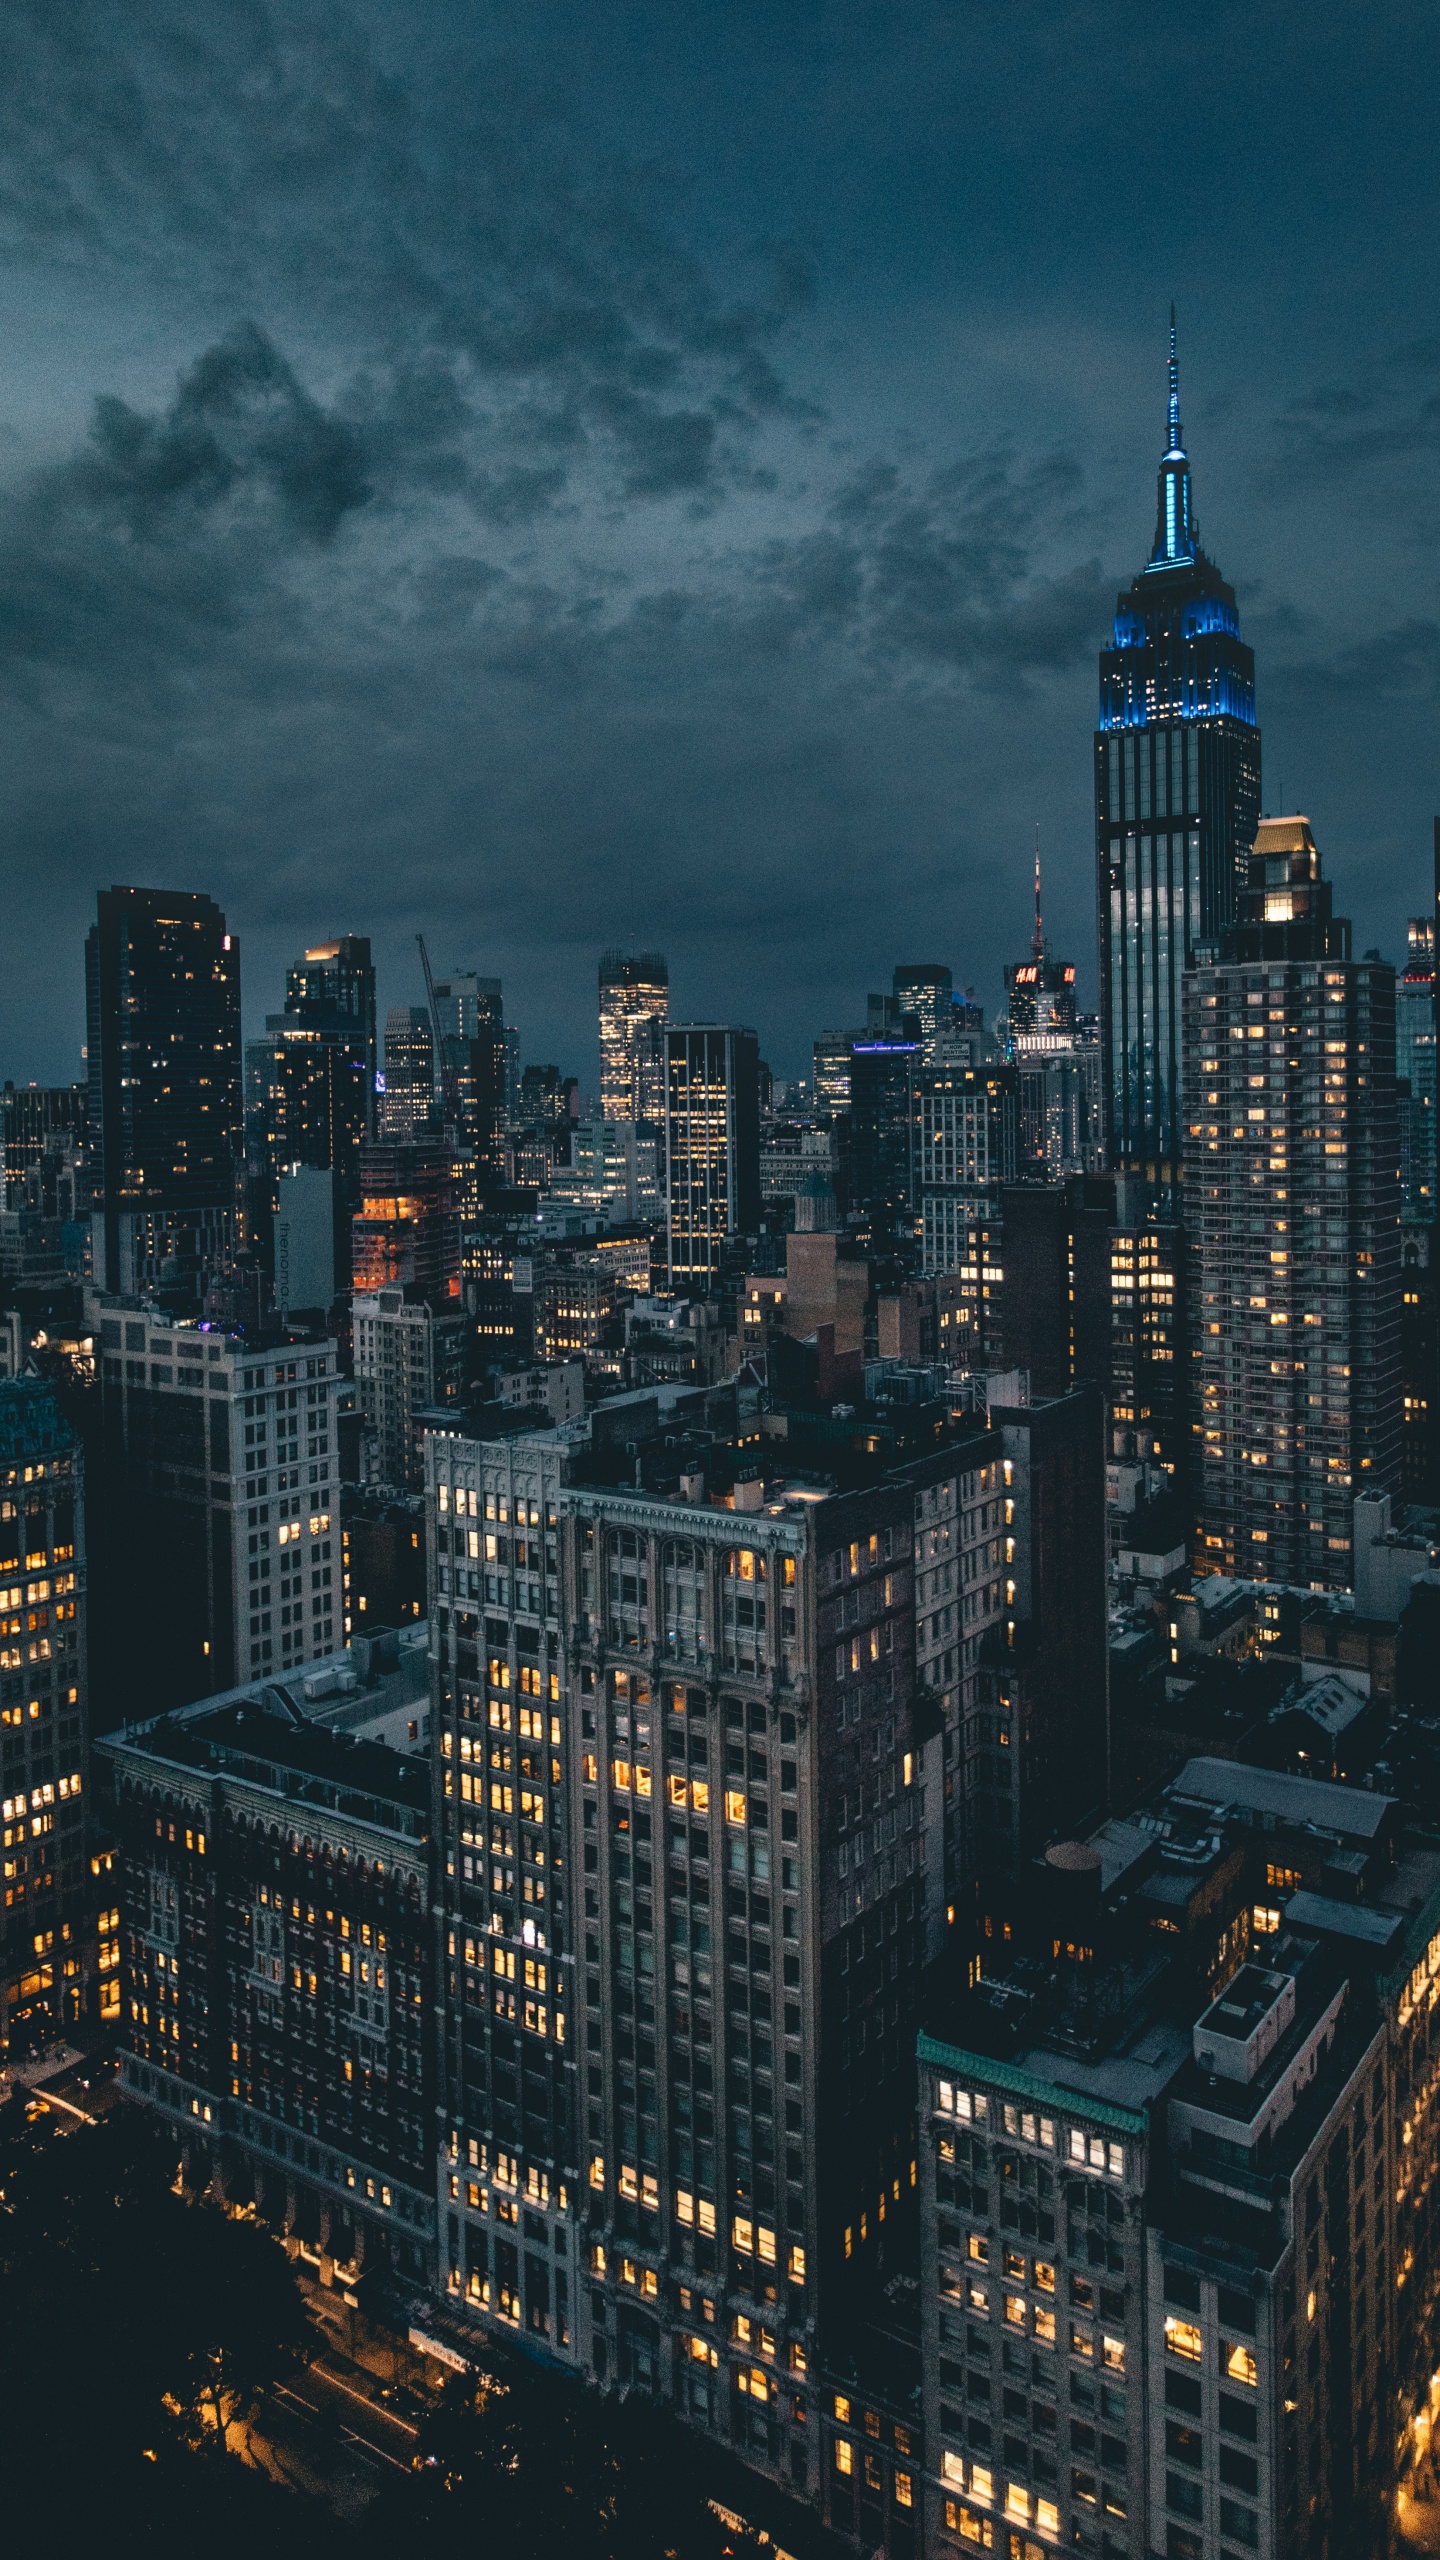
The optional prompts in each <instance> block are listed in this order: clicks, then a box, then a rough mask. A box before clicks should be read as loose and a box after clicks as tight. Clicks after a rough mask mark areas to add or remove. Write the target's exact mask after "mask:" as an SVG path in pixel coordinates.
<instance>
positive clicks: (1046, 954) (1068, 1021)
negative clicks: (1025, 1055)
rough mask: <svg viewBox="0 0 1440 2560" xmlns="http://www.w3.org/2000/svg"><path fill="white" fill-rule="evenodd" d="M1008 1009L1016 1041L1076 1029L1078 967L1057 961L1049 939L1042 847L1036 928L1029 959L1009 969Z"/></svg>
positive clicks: (1037, 854)
mask: <svg viewBox="0 0 1440 2560" xmlns="http://www.w3.org/2000/svg"><path fill="white" fill-rule="evenodd" d="M1005 1010H1006V1019H1007V1021H1008V1024H1009V1037H1010V1038H1011V1039H1012V1040H1015V1039H1018V1038H1022V1037H1027V1036H1028V1037H1030V1038H1034V1037H1035V1036H1036V1035H1037V1034H1040V1033H1045V1032H1052V1033H1055V1034H1058V1035H1060V1036H1062V1037H1063V1036H1064V1035H1066V1034H1068V1033H1071V1032H1073V1031H1074V1028H1075V970H1074V966H1073V964H1072V963H1071V962H1070V961H1068V960H1057V959H1056V958H1055V956H1054V954H1053V952H1052V951H1051V949H1050V945H1049V943H1048V942H1047V940H1046V938H1045V924H1044V919H1043V917H1042V915H1041V913H1040V846H1039V843H1038V840H1037V843H1036V846H1035V927H1034V931H1033V932H1032V934H1031V936H1030V956H1029V958H1028V960H1022V961H1016V962H1012V963H1010V964H1008V965H1007V967H1006V970H1005Z"/></svg>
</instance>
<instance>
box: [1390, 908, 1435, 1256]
mask: <svg viewBox="0 0 1440 2560" xmlns="http://www.w3.org/2000/svg"><path fill="white" fill-rule="evenodd" d="M1395 1072H1396V1074H1397V1075H1398V1076H1399V1077H1400V1078H1401V1080H1402V1090H1401V1103H1400V1149H1401V1153H1400V1162H1401V1175H1402V1182H1401V1204H1400V1214H1401V1216H1402V1218H1404V1219H1405V1220H1406V1221H1407V1222H1409V1223H1412V1224H1414V1225H1417V1226H1433V1225H1434V1223H1435V1219H1436V1215H1437V1207H1436V1201H1437V1195H1436V1189H1435V921H1434V918H1433V917H1432V916H1412V917H1411V919H1410V927H1409V949H1408V952H1407V955H1406V960H1405V967H1404V969H1403V971H1402V973H1401V975H1400V978H1399V980H1398V982H1397V984H1396V988H1395Z"/></svg>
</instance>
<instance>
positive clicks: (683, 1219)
mask: <svg viewBox="0 0 1440 2560" xmlns="http://www.w3.org/2000/svg"><path fill="white" fill-rule="evenodd" d="M759 1072H760V1050H759V1043H758V1042H757V1040H756V1037H755V1034H754V1032H753V1031H741V1030H733V1029H730V1028H727V1027H724V1026H722V1025H720V1024H717V1023H671V1024H670V1025H669V1026H668V1027H667V1029H666V1032H665V1181H666V1245H667V1262H668V1271H669V1286H670V1287H671V1288H672V1289H685V1290H689V1291H691V1292H692V1293H693V1294H695V1295H697V1296H703V1295H704V1294H705V1293H706V1292H707V1291H709V1290H711V1289H713V1288H714V1287H715V1286H716V1284H717V1282H718V1280H719V1278H720V1271H721V1265H722V1261H723V1258H724V1250H725V1244H726V1239H727V1238H728V1237H730V1236H733V1235H754V1234H756V1233H757V1231H758V1229H759V1225H760V1091H759Z"/></svg>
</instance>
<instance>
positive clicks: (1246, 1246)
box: [1185, 817, 1401, 1589]
mask: <svg viewBox="0 0 1440 2560" xmlns="http://www.w3.org/2000/svg"><path fill="white" fill-rule="evenodd" d="M1249 870H1250V879H1249V887H1248V890H1247V893H1246V896H1245V898H1244V900H1243V902H1242V910H1241V915H1240V918H1239V920H1238V921H1237V923H1236V925H1235V926H1234V927H1233V928H1232V929H1231V931H1230V932H1229V934H1228V935H1227V937H1226V939H1225V942H1224V944H1223V946H1222V949H1223V951H1224V953H1225V954H1226V955H1227V956H1224V957H1221V958H1220V959H1218V960H1215V961H1211V962H1209V963H1207V964H1205V965H1202V966H1200V967H1197V968H1195V969H1192V970H1191V971H1189V972H1188V973H1187V975H1186V980H1185V1056H1186V1073H1187V1077H1188V1085H1187V1090H1188V1092H1189V1094H1190V1097H1191V1110H1190V1116H1189V1118H1188V1121H1187V1139H1186V1177H1185V1178H1186V1192H1185V1224H1186V1231H1187V1236H1188V1239H1189V1244H1190V1250H1191V1257H1192V1288H1193V1297H1192V1306H1193V1316H1194V1327H1195V1331H1194V1340H1195V1343H1196V1359H1195V1363H1194V1366H1195V1373H1196V1393H1197V1396H1198V1401H1199V1407H1200V1411H1199V1416H1198V1431H1199V1448H1198V1459H1197V1464H1196V1470H1195V1494H1196V1503H1197V1512H1198V1526H1197V1536H1196V1550H1195V1552H1196V1562H1197V1564H1198V1565H1199V1566H1200V1567H1202V1568H1204V1567H1206V1566H1208V1567H1209V1568H1210V1569H1211V1570H1213V1571H1215V1572H1220V1573H1241V1574H1246V1575H1252V1576H1259V1577H1262V1578H1264V1579H1266V1580H1268V1581H1272V1582H1298V1583H1301V1584H1307V1583H1313V1584H1328V1585H1335V1586H1337V1587H1340V1588H1342V1589H1343V1588H1347V1587H1348V1586H1349V1584H1350V1581H1351V1558H1352V1544H1351V1508H1352V1505H1353V1503H1354V1500H1355V1497H1356V1495H1357V1494H1361V1493H1376V1494H1380V1493H1389V1492H1392V1491H1394V1490H1396V1489H1398V1482H1399V1462H1400V1408H1401V1389H1400V1229H1399V1221H1398V1218H1397V1215H1396V1204H1397V1194H1398V1189H1399V1179H1398V1177H1399V1132H1398V1122H1397V1100H1396V1090H1395V973H1394V971H1393V969H1391V968H1389V967H1388V966H1387V965H1386V964H1384V963H1383V962H1381V961H1379V960H1352V959H1351V958H1350V957H1349V949H1350V932H1349V926H1348V925H1347V924H1345V923H1343V922H1341V921H1339V920H1338V919H1335V918H1333V917H1332V915H1331V891H1330V887H1329V884H1328V883H1327V882H1326V881H1325V880H1324V878H1323V876H1322V872H1321V864H1320V855H1319V850H1318V848H1317V846H1316V844H1315V840H1314V837H1313V835H1312V833H1311V831H1310V826H1309V822H1308V820H1306V819H1304V818H1299V817H1297V818H1269V819H1266V820H1264V821H1263V822H1262V824H1261V825H1260V827H1259V829H1258V831H1257V834H1256V839H1255V849H1254V852H1253V854H1252V856H1251V858H1250V866H1249Z"/></svg>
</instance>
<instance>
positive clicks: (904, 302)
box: [0, 0, 1440, 1085]
mask: <svg viewBox="0 0 1440 2560" xmlns="http://www.w3.org/2000/svg"><path fill="white" fill-rule="evenodd" d="M1437 25H1440V22H1437V17H1436V13H1435V11H1434V9H1433V7H1430V6H1422V5H1420V0H1413V5H1412V4H1411V0H1378V4H1377V0H1366V5H1364V6H1358V5H1351V0H1329V5H1327V6H1326V7H1324V8H1323V9H1320V8H1315V7H1302V6H1301V5H1299V0H1288V5H1283V6H1276V5H1266V0H1245V5H1243V6H1235V5H1226V4H1225V0H1221V4H1220V5H1213V6H1209V7H1206V8H1204V9H1197V8H1195V7H1193V6H1188V7H1176V6H1156V5H1153V0H1152V5H1149V6H1144V7H1141V6H1138V5H1135V6H1118V5H1109V6H1106V5H1098V0H1097V5H1089V6H1087V5H1075V6H1061V5H1054V4H1053V0H1052V5H1045V0H1035V5H1026V0H986V4H985V5H973V4H972V0H965V5H949V6H946V5H930V6H927V5H924V4H923V0H887V4H886V5H883V6H878V5H877V6H873V7H872V6H866V5H862V0H849V5H833V6H823V5H810V4H809V0H781V4H780V5H778V6H777V5H776V0H728V5H727V4H722V0H667V4H666V5H657V6H633V5H628V4H627V0H602V5H598V6H597V5H596V0H583V5H582V4H581V0H576V5H573V6H571V5H568V4H567V0H524V5H517V6H514V7H508V6H503V5H485V0H473V5H464V6H462V5H454V0H423V5H422V0H405V5H404V6H394V5H391V6H383V5H378V0H377V5H374V6H371V7H361V6H356V5H353V0H325V5H323V6H319V5H310V0H284V4H283V5H279V6H276V7H275V8H274V9H267V8H265V7H262V6H259V5H245V4H244V0H234V4H233V5H229V6H220V5H216V4H215V0H173V4H172V0H155V5H146V0H75V5H71V6H66V7H57V6H56V5H55V0H9V5H8V7H7V8H6V10H5V13H4V25H3V33H0V135H3V141H0V224H3V268H0V346H3V350H4V361H3V372H0V667H3V690H0V950H3V979H0V985H3V1005H0V1073H3V1074H6V1075H13V1076H15V1077H17V1078H24V1077H29V1076H37V1077H41V1078H44V1079H47V1080H49V1079H57V1080H58V1079H62V1078H68V1077H69V1076H71V1075H74V1074H77V1073H79V1072H80V1068H79V1045H80V1042H81V1040H82V1039H83V1037H84V1031H83V1005H82V944H83V938H84V933H85V929H86V926H87V924H88V922H89V920H90V917H91V916H92V915H93V911H94V893H95V889H96V887H97V886H98V885H100V884H102V883H108V882H110V881H112V880H115V881H138V882H145V883H155V884H163V885H169V886H175V887H184V888H197V889H206V890H209V891H210V892H212V893H213V894H214V895H215V896H216V897H217V898H219V899H220V900H221V902H222V903H223V905H224V906H225V908H226V911H227V914H228V917H229V920H230V922H231V924H232V926H233V928H234V929H235V930H236V931H237V932H238V933H239V935H240V936H241V940H242V947H243V951H244V959H245V991H246V1009H247V1029H254V1030H258V1029H259V1028H260V1025H261V1017H262V1016H263V1014H264V1013H265V1012H266V1011H267V1010H271V1009H277V1008H278V1006H279V1003H280V999H281V988H282V976H283V970H284V967H285V964H286V962H287V960H289V959H290V958H292V957H293V956H294V954H295V953H296V951H298V949H299V948H300V947H301V946H302V945H303V943H304V942H305V941H306V940H311V941H313V940H316V939H319V938H321V937H323V936H324V935H326V934H328V933H333V932H337V931H344V930H350V931H355V932H368V933H369V934H370V935H371V936H372V937H373V939H374V942H375V945H376V952H377V958H378V960H379V964H380V971H381V984H380V998H381V1004H382V1007H383V1006H385V1005H388V1004H390V1003H397V1002H409V1001H416V1000H418V999H419V997H420V995H421V993H422V988H421V982H420V977H419V970H418V964H417V962H416V959H415V953H414V939H413V937H414V935H415V932H416V930H417V929H420V930H423V931H424V932H425V933H426V935H427V936H428V938H429V941H430V947H431V952H432V957H433V959H434V961H435V965H436V969H437V973H443V971H444V970H445V969H446V968H447V967H470V968H477V969H479V970H480V971H482V972H483V973H487V974H497V973H498V974H500V975H501V976H503V978H504V981H505V991H506V1003H507V1011H508V1013H509V1014H510V1016H511V1018H512V1019H514V1020H517V1021H518V1022H519V1024H520V1026H521V1032H522V1041H523V1053H524V1056H525V1057H526V1059H527V1060H528V1059H537V1060H544V1059H554V1060H555V1061H556V1062H557V1063H558V1064H559V1065H560V1066H561V1067H562V1068H564V1069H566V1070H571V1071H575V1072H578V1073H579V1074H580V1075H581V1078H582V1082H584V1083H586V1084H587V1085H588V1084H590V1083H591V1082H592V1080H593V1077H594V1072H595V1069H594V986H595V963H596V957H597V954H598V951H599V949H600V947H601V946H602V945H603V944H604V943H606V942H607V941H610V940H612V939H617V940H621V941H627V942H629V941H631V940H632V939H633V941H634V942H636V943H643V944H657V943H658V944H659V946H660V947H661V948H662V949H664V950H665V951H667V952H668V954H669V958H670V967H671V983H672V1010H673V1011H674V1012H675V1014H676V1015H677V1016H679V1017H692V1018H703V1017H707V1016H708V1017H712V1018H715V1017H718V1018H721V1019H730V1020H743V1021H751V1022H754V1023H755V1024H756V1026H757V1028H758V1030H759V1032H760V1035H761V1043H762V1048H763V1049H764V1051H765V1053H766V1054H767V1055H768V1056H769V1058H770V1059H771V1061H772V1063H773V1065H774V1066H775V1068H776V1069H777V1071H778V1072H782V1073H797V1072H800V1071H801V1070H802V1069H803V1068H804V1067H805V1066H806V1065H807V1063H808V1045H809V1041H810V1039H811V1038H812V1036H813V1034H814V1033H815V1032H816V1031H817V1030H819V1029H820V1028H822V1027H824V1026H826V1025H830V1024H840V1023H845V1022H848V1021H853V1020H854V1019H855V1018H856V1015H857V1011H860V1012H861V1015H862V1018H863V1002H864V995H865V991H866V989H867V987H879V986H882V985H883V986H886V987H888V985H889V981H890V972H891V970H892V968H893V966H894V964H895V963H896V961H899V960H922V959H923V960H930V959H933V960H945V961H948V962H949V963H950V965H951V966H952V967H953V969H954V971H955V973H956V977H957V980H958V981H960V982H966V981H968V982H970V983H973V984H974V986H975V987H976V989H977V991H978V993H979V994H980V995H981V997H982V1000H983V1001H984V1002H985V1004H986V1006H987V1009H988V1010H991V1011H993V1010H994V1009H995V1007H996V1006H997V1005H998V1002H999V998H1000V988H999V970H1000V965H1001V963H1002V961H1003V960H1004V959H1005V958H1006V957H1010V956H1018V955H1019V954H1020V953H1021V952H1023V949H1024V946H1025V943H1026V940H1027V937H1028V932H1029V922H1030V917H1029V901H1030V862H1031V846H1032V842H1033V832H1034V828H1035V825H1036V823H1037V822H1038V823H1039V826H1040V829H1041V837H1042V845H1043V848H1044V853H1045V862H1046V910H1047V923H1049V924H1050V925H1051V926H1052V929H1053V934H1054V938H1055V940H1056V942H1057V944H1058V945H1059V946H1060V947H1061V948H1062V949H1063V951H1064V953H1065V955H1066V956H1067V957H1073V958H1074V959H1075V960H1076V961H1077V962H1078V963H1079V965H1080V971H1081V978H1082V984H1083V985H1084V987H1085V989H1086V993H1087V996H1088V995H1089V993H1090V990H1091V988H1092V986H1093V968H1094V926H1093V900H1094V888H1093V851H1092V844H1091V830H1092V819H1091V814H1090V755H1091V746H1090V736H1091V729H1092V725H1093V720H1094V714H1095V657H1096V652H1097V650H1098V649H1099V648H1100V646H1101V645H1102V644H1103V642H1104V640H1105V638H1106V636H1107V632H1108V624H1109V617H1110V614H1111V613H1112V611H1113V608H1114V596H1115V589H1116V587H1117V585H1118V584H1120V583H1121V582H1122V581H1128V580H1129V578H1130V577H1131V576H1132V575H1133V574H1134V572H1135V571H1136V570H1137V569H1138V568H1139V567H1140V566H1141V564H1142V562H1143V560H1144V559H1145V557H1146V556H1147V554H1148V551H1149V548H1150V542H1151V537H1152V530H1153V520H1154V489H1155V466H1156V463H1157V461H1158V458H1159V455H1160V452H1161V449H1162V445H1163V440H1164V438H1163V429H1164V399H1165V371H1164V363H1165V338H1166V327H1167V323H1168V313H1169V304H1170V300H1171V297H1172V296H1173V297H1174V299H1175V300H1176V302H1177V303H1178V305H1179V313H1180V330H1181V391H1182V409H1183V416H1184V422H1185V428H1186V441H1187V444H1188V447H1189V450H1190V454H1191V457H1192V462H1193V467H1194V475H1195V496H1196V506H1197V512H1198V518H1199V528H1200V534H1201V539H1202V541H1203V542H1204V543H1205V546H1206V548H1207V549H1208V550H1209V551H1210V552H1211V553H1212V555H1213V556H1214V557H1215V558H1216V559H1217V560H1218V561H1219V563H1220V566H1221V568H1222V570H1223V571H1224V573H1225V574H1226V575H1227V576H1228V577H1229V578H1230V579H1232V581H1233V582H1234V584H1235V587H1236V589H1237V591H1238V594H1239V599H1240V609H1241V617H1242V629H1243V631H1244V633H1245V636H1246V637H1247V638H1248V639H1249V640H1250V642H1251V643H1252V644H1253V646H1254V649H1255V652H1256V658H1257V689H1258V697H1259V716H1260V720H1261V723H1262V726H1263V730H1264V742H1265V743H1264V773H1265V785H1264V794H1263V798H1264V805H1265V806H1266V807H1267V808H1269V809H1278V808H1281V807H1288V808H1296V807H1300V808H1303V809H1305V810H1306V811H1307V812H1308V813H1309V815H1310V818H1311V820H1312V823H1313V825H1314V827H1315V831H1316V835H1317V837H1318V840H1319V842H1320V844H1321V847H1322V850H1323V852H1324V854H1325V857H1326V861H1327V867H1328V869H1329V871H1330V874H1331V876H1332V878H1333V879H1334V880H1335V882H1336V885H1337V893H1338V894H1337V905H1338V906H1339V907H1340V908H1341V909H1342V910H1344V911H1345V912H1348V913H1350V914H1352V915H1353V916H1354V918H1355V922H1356V946H1357V949H1358V948H1363V947H1365V946H1366V945H1368V944H1370V943H1372V942H1374V943H1378V944H1379V945H1380V947H1381V948H1382V949H1383V950H1384V951H1385V952H1386V954H1387V955H1388V956H1390V957H1392V958H1393V957H1397V956H1398V955H1399V954H1400V953H1401V952H1402V951H1403V947H1404V919H1405V916H1406V914H1407V912H1410V911H1412V910H1418V909H1420V908H1421V907H1422V906H1423V905H1424V904H1425V900H1426V893H1427V889H1428V883H1429V876H1430V845H1429V840H1430V818H1431V812H1432V809H1433V808H1434V807H1436V806H1437V805H1440V774H1437V771H1436V707H1437V691H1440V600H1437V594H1436V576H1435V571H1436V533H1437V518H1440V496H1437V492H1440V471H1437V462H1440V317H1437V303H1436V283H1437V274H1436V267H1437V258H1436V249H1437V239H1440V231H1437V202H1436V198H1437V190H1440V158H1437V154H1436V150H1435V134H1434V121H1435V117H1434V102H1435V97H1436V94H1437V73H1440V33H1437Z"/></svg>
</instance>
